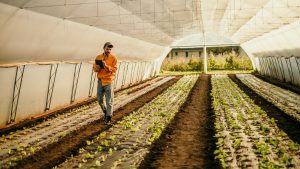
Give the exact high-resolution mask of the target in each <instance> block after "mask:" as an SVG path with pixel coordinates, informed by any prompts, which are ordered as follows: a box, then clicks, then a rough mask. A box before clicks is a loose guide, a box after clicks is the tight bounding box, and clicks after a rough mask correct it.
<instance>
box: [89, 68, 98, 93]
mask: <svg viewBox="0 0 300 169" xmlns="http://www.w3.org/2000/svg"><path fill="white" fill-rule="evenodd" d="M96 77H97V74H96V72H94V69H93V67H92V73H91V80H90V88H89V97H92V95H93V91H94V85H95V79H96Z"/></svg>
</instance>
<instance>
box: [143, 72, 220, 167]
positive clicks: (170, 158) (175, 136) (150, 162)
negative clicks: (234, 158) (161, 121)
mask: <svg viewBox="0 0 300 169" xmlns="http://www.w3.org/2000/svg"><path fill="white" fill-rule="evenodd" d="M210 78H211V77H210V75H200V77H199V79H198V80H197V82H196V84H195V86H194V87H193V89H192V90H191V92H190V93H189V96H188V99H187V100H186V102H185V103H184V104H183V105H182V107H181V108H180V110H179V112H178V113H177V114H176V116H175V117H174V119H173V120H172V122H171V123H170V124H169V125H168V126H167V128H166V129H165V131H164V132H163V133H162V136H161V137H160V138H159V139H158V140H157V141H156V142H155V143H154V144H153V146H152V147H151V149H150V153H149V154H148V155H147V156H146V158H145V159H144V161H143V162H142V164H141V165H140V167H139V168H141V169H143V168H172V169H173V168H201V169H204V168H207V169H215V168H218V165H217V163H216V162H215V160H214V154H213V151H214V150H215V147H216V146H215V139H214V138H213V135H214V116H213V111H212V109H211V97H210V89H211V83H210Z"/></svg>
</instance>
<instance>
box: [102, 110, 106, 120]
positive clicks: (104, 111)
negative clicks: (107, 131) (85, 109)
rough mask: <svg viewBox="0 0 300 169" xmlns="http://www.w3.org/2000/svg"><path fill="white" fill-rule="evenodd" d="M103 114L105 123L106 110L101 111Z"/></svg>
mask: <svg viewBox="0 0 300 169" xmlns="http://www.w3.org/2000/svg"><path fill="white" fill-rule="evenodd" d="M103 113H104V116H103V121H105V122H106V113H107V111H106V110H103Z"/></svg>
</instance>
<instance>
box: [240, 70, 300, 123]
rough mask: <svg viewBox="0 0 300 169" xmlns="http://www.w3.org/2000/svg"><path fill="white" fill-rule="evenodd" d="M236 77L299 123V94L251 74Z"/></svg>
mask: <svg viewBox="0 0 300 169" xmlns="http://www.w3.org/2000/svg"><path fill="white" fill-rule="evenodd" d="M237 77H238V78H239V79H240V80H241V81H242V82H243V83H244V84H246V85H247V86H248V87H250V88H251V89H252V90H254V91H255V92H256V93H258V94H259V95H261V96H262V97H264V98H265V99H267V100H268V101H269V102H271V103H273V104H274V105H275V106H277V107H278V108H279V109H281V110H282V111H284V112H285V113H286V114H288V115H289V116H291V117H293V118H294V119H296V120H297V121H298V122H300V105H299V103H300V95H299V94H297V93H294V92H292V91H289V90H286V89H283V88H280V87H278V86H275V85H273V84H270V83H267V82H265V81H263V80H261V79H259V78H257V77H255V76H253V75H251V74H239V75H237ZM270 93H272V94H270Z"/></svg>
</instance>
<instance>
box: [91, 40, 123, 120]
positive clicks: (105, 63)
mask: <svg viewBox="0 0 300 169" xmlns="http://www.w3.org/2000/svg"><path fill="white" fill-rule="evenodd" d="M112 48H113V45H112V44H111V43H110V42H106V43H105V44H104V46H103V50H104V52H103V53H102V54H100V55H98V56H97V57H96V59H95V63H94V65H93V69H94V72H97V77H98V87H97V100H98V103H99V105H100V107H101V109H102V111H103V113H104V121H105V122H106V123H110V122H111V119H112V116H113V99H114V91H113V81H114V79H115V74H116V70H117V62H118V60H117V57H116V56H114V55H113V54H112V53H111V50H112ZM101 61H102V63H101ZM96 63H97V64H96ZM104 95H105V100H106V105H104V104H103V96H104Z"/></svg>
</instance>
